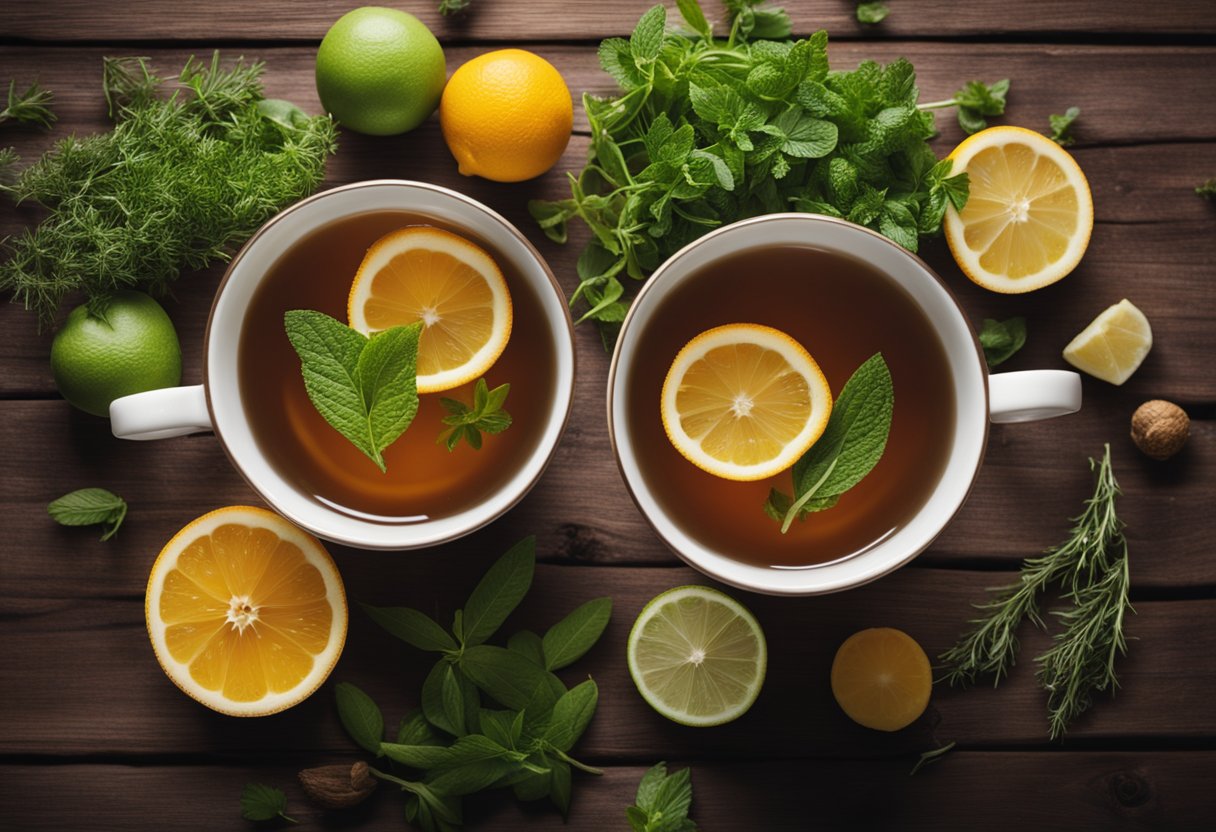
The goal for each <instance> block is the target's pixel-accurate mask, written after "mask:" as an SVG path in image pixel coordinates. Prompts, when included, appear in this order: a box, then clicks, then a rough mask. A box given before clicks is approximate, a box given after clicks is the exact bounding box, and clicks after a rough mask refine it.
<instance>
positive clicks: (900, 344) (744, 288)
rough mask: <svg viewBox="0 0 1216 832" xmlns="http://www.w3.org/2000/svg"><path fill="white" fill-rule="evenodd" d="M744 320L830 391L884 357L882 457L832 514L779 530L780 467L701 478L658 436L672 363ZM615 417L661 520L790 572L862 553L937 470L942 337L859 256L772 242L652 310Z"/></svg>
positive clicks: (949, 390)
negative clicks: (781, 338)
mask: <svg viewBox="0 0 1216 832" xmlns="http://www.w3.org/2000/svg"><path fill="white" fill-rule="evenodd" d="M731 323H754V324H764V325H767V326H771V327H775V328H777V329H779V330H782V331H783V332H786V333H788V334H789V335H790V336H792V337H793V338H794V339H795V340H796V341H798V342H799V343H800V344H802V345H803V346H804V347H806V349H807V351H808V352H810V353H811V355H812V356H813V357H814V358H815V361H816V363H818V364H819V366H820V368H821V369H822V370H823V372H824V375H825V376H826V377H827V380H828V384H829V385H831V388H832V395H833V397H835V396H838V395H839V394H840V389H841V388H842V387H843V386H844V383H845V382H846V381H847V380H848V378H849V376H851V375H852V374H853V371H854V370H856V369H857V368H858V367H859V366H860V365H861V364H862V362H863V361H865V360H866V359H867V358H869V357H870V356H871V355H873V354H874V353H876V352H881V353H882V354H883V358H884V359H885V360H886V362H887V365H888V366H889V367H890V369H891V378H892V381H893V383H894V388H895V405H894V411H893V415H892V420H891V433H890V437H889V439H888V441H887V448H886V452H885V453H884V454H883V457H882V459H881V460H880V461H879V462H878V465H877V466H875V468H874V470H873V471H871V472H870V474H869V476H867V477H866V478H865V479H863V480H862V481H861V482H860V483H859V484H858V485H857V486H855V487H854V488H853V489H852V490H850V491H849V492H847V493H846V494H844V495H843V496H842V497H841V498H840V502H839V503H837V505H836V506H835V507H834V508H831V509H828V510H826V511H821V512H817V513H815V514H811V515H809V516H808V517H807V518H806V520H804V521H802V522H798V521H795V522H794V523H793V525H792V526H791V527H790V530H789V533H788V534H785V535H783V534H781V530H780V526H779V525H778V524H777V523H776V522H774V521H773V520H772V519H770V518H769V517H768V516H766V515H765V513H764V508H763V507H764V502H765V500H766V498H767V497H768V493H769V489H770V488H777V489H780V490H782V491H784V492H785V493H787V494H789V493H791V491H792V489H793V483H792V480H793V477H792V475H791V474H790V472H789V471H785V472H783V473H781V474H779V475H777V476H775V477H772V478H770V479H767V480H761V481H758V482H732V481H730V480H724V479H721V478H719V477H715V476H713V475H712V474H709V473H706V472H705V471H702V470H701V469H700V468H697V467H696V466H695V465H693V464H692V463H691V462H689V461H688V460H686V459H685V458H684V457H683V456H681V455H680V453H679V451H677V450H676V449H675V448H674V447H673V446H672V444H671V442H670V441H669V440H668V439H667V435H666V433H665V432H664V430H663V422H662V418H661V416H660V393H661V391H662V388H663V380H664V378H665V377H666V375H667V371H668V369H669V368H670V367H671V362H672V361H673V360H674V359H675V357H676V354H677V353H678V352H679V351H680V348H681V347H683V346H684V345H685V344H686V343H687V342H688V341H689V340H691V339H692V338H693V337H694V336H696V335H698V334H700V333H702V332H704V331H705V330H707V329H710V328H712V327H716V326H720V325H722V324H731ZM637 355H638V356H639V357H638V359H637V362H636V365H635V367H634V372H633V377H632V378H631V380H630V384H629V387H628V389H627V391H626V395H627V396H628V399H627V402H626V413H627V417H626V418H627V419H628V422H629V430H630V432H631V434H632V436H633V439H634V443H635V448H636V451H637V456H638V465H639V467H640V469H641V473H642V476H643V477H644V478H645V480H646V482H647V484H648V485H649V487H650V489H651V491H652V492H653V493H654V495H655V496H656V498H657V499H658V501H659V503H660V505H661V506H662V508H663V510H664V511H665V513H666V514H667V515H668V516H669V517H670V518H671V519H672V520H673V521H674V522H675V523H676V524H677V525H679V526H680V527H681V528H682V529H683V530H684V532H685V533H686V534H688V535H689V536H690V537H692V538H694V539H696V540H698V541H700V542H701V543H702V544H703V545H704V546H706V547H707V548H709V549H712V550H715V551H718V552H722V553H723V554H726V555H728V556H730V557H732V558H734V559H736V560H739V561H744V562H746V563H751V564H757V565H761V566H774V567H778V568H797V567H803V566H811V565H814V564H820V563H826V562H829V561H833V560H838V559H840V558H844V557H847V556H849V555H851V554H855V553H858V552H861V551H863V550H865V549H867V548H869V547H870V546H872V545H874V544H875V543H877V542H878V541H879V540H881V539H883V538H886V537H888V536H889V535H891V534H892V533H894V532H895V531H896V530H898V529H899V528H900V527H902V526H903V525H904V524H906V523H907V522H908V521H909V520H910V519H911V518H912V517H913V516H914V515H915V514H916V513H917V511H919V510H920V508H921V506H922V505H924V503H925V501H926V500H927V499H928V497H929V495H930V494H931V493H932V492H933V490H934V488H935V487H936V485H937V482H938V480H939V479H940V478H941V474H942V471H943V470H944V469H945V465H946V461H947V458H948V455H949V450H950V444H951V441H952V437H953V434H954V407H955V402H954V390H953V387H952V384H951V377H950V370H949V365H948V363H947V360H946V353H945V350H944V348H943V347H942V344H941V341H940V340H939V339H938V337H937V335H936V333H935V332H934V331H933V328H932V325H931V324H930V323H929V320H928V318H926V317H925V315H924V313H923V312H921V310H920V308H919V307H918V306H917V305H916V304H915V302H914V301H913V300H912V298H911V297H909V296H908V295H907V294H906V293H905V292H904V291H903V290H902V289H901V288H900V287H899V286H898V285H897V284H895V283H894V282H893V281H891V280H890V279H889V278H887V277H886V276H884V275H883V274H881V273H880V272H878V271H877V270H875V269H873V268H871V267H870V266H868V265H867V264H865V263H863V262H861V261H860V260H855V259H852V258H849V257H843V256H840V255H837V254H834V253H829V252H825V251H822V250H819V249H814V248H808V247H797V246H781V247H775V248H769V249H762V250H756V251H748V252H744V253H741V254H737V255H734V256H732V257H729V258H724V259H723V260H721V261H719V262H717V263H715V264H713V265H711V266H709V267H707V268H706V269H704V270H703V271H701V272H700V273H698V274H696V275H695V276H693V277H691V278H689V279H688V280H687V282H686V283H685V284H684V285H683V286H681V287H680V289H679V290H677V291H675V292H673V293H672V294H671V295H669V296H667V297H666V298H665V299H664V301H663V303H662V306H660V307H659V308H658V309H656V310H655V314H654V317H653V318H652V319H651V320H650V322H649V324H648V325H647V328H646V331H645V332H643V333H642V335H641V336H640V338H639V340H638V344H637Z"/></svg>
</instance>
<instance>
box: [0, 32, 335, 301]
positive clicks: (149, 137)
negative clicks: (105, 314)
mask: <svg viewBox="0 0 1216 832" xmlns="http://www.w3.org/2000/svg"><path fill="white" fill-rule="evenodd" d="M261 73H262V64H260V63H255V64H246V63H245V62H244V60H243V59H242V60H238V61H237V62H236V63H235V65H233V66H231V67H229V68H227V69H225V68H222V67H221V66H220V59H219V53H218V52H217V53H215V54H214V55H213V57H212V60H211V62H210V64H207V63H205V62H202V61H199V60H197V59H195V58H191V59H190V60H189V61H188V62H187V63H186V66H185V68H183V69H182V71H181V74H180V75H179V77H178V81H179V82H180V83H179V84H177V85H174V86H175V88H174V89H173V91H172V92H171V93H169V92H168V90H167V87H169V86H170V85H169V84H168V82H167V81H166V79H164V78H161V77H159V76H157V75H156V74H155V73H154V72H153V71H152V69H151V68H150V67H149V66H148V63H147V60H146V59H144V58H107V59H105V62H104V66H103V70H102V78H103V91H104V94H105V97H106V101H107V102H108V103H109V105H110V115H111V116H112V117H113V118H114V119H115V125H114V129H113V130H110V131H108V132H105V133H100V134H97V135H94V136H87V137H84V138H78V137H76V136H70V137H68V138H66V139H63V140H61V141H60V142H59V143H58V144H57V145H56V146H55V147H54V149H52V150H51V151H49V152H48V153H46V154H45V155H44V156H43V157H42V158H41V159H40V160H39V161H37V162H35V163H34V164H33V165H32V166H30V167H29V168H27V169H25V170H24V171H22V172H21V174H20V175H19V176H18V177H17V178H16V180H15V181H14V182H13V183H12V184H11V185H5V186H3V189H4V190H7V191H9V192H10V193H11V194H12V195H13V197H14V198H15V199H16V200H17V201H18V202H35V203H38V204H40V205H43V206H45V207H46V208H47V209H48V211H49V213H48V215H47V217H46V219H44V220H43V221H42V223H41V224H40V225H39V226H38V227H37V228H36V229H32V230H31V229H27V230H25V231H24V232H23V233H22V234H20V235H19V236H17V237H16V238H15V239H13V240H9V241H7V244H6V245H5V248H6V249H7V254H8V259H7V260H6V261H5V262H3V263H2V264H0V290H5V291H9V292H11V293H12V294H13V298H14V300H16V301H19V302H21V303H23V304H24V305H25V306H26V307H27V308H32V309H34V310H36V311H37V312H38V313H39V315H40V316H41V317H42V319H43V320H44V321H49V320H50V319H51V318H52V317H53V316H54V313H55V310H56V309H57V308H58V306H59V304H60V303H61V302H62V301H63V299H64V297H65V296H66V295H67V294H69V293H70V292H73V291H78V290H79V291H83V292H84V293H85V294H86V295H88V296H89V297H90V298H97V297H104V295H106V294H107V293H108V292H111V291H113V290H115V289H119V288H123V287H135V286H139V287H141V288H144V289H147V290H148V291H151V292H153V293H157V292H163V291H165V290H166V289H167V288H168V285H169V284H170V283H171V282H172V281H173V280H175V279H176V278H177V277H178V275H179V274H180V273H181V271H182V269H183V268H186V269H198V268H202V267H204V266H206V265H207V264H208V263H210V262H211V261H213V260H216V259H226V258H227V257H228V255H229V252H230V250H231V248H232V247H233V246H235V245H237V244H239V243H240V242H242V241H243V240H244V239H245V238H247V237H248V236H249V235H250V234H252V233H253V232H254V231H255V230H256V229H257V227H258V226H259V225H261V224H262V223H263V222H265V221H266V220H267V219H268V218H269V217H270V216H271V215H272V214H274V213H275V212H276V211H278V210H279V209H280V208H282V207H283V206H284V205H287V204H289V203H291V202H294V201H295V200H297V199H299V198H300V197H302V196H305V195H307V194H308V193H310V192H311V191H312V190H313V189H314V188H315V187H316V186H317V184H318V183H320V181H321V178H322V176H323V175H324V171H325V160H326V157H327V156H328V155H329V154H330V153H332V152H333V151H334V149H335V147H336V145H335V129H334V125H333V122H332V120H331V119H330V118H329V117H328V116H318V117H311V118H310V117H308V116H305V115H304V114H303V113H302V112H301V111H300V110H298V109H297V108H296V107H294V106H293V105H291V104H290V103H288V102H285V101H276V100H267V99H264V98H263V95H262V85H261V81H260V80H259V79H260V76H261Z"/></svg>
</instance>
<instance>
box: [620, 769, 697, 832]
mask: <svg viewBox="0 0 1216 832" xmlns="http://www.w3.org/2000/svg"><path fill="white" fill-rule="evenodd" d="M691 806H692V769H690V768H686V769H682V770H681V771H677V772H676V773H675V774H668V773H667V764H666V763H657V764H655V765H654V766H652V767H651V768H650V769H649V770H648V771H647V772H646V773H645V774H644V775H642V781H641V782H640V783H639V784H638V794H637V797H636V798H634V805H633V806H630V807H629V808H627V809H626V810H625V815H626V817H628V818H629V826H630V827H631V828H632V829H633V832H696V829H697V824H696V823H695V822H694V821H692V820H690V819H689V817H688V810H689V808H690V807H691Z"/></svg>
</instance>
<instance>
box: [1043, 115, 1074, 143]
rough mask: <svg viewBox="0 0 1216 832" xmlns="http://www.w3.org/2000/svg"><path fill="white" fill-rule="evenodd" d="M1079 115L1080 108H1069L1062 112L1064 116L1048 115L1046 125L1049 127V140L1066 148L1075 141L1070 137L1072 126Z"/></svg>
mask: <svg viewBox="0 0 1216 832" xmlns="http://www.w3.org/2000/svg"><path fill="white" fill-rule="evenodd" d="M1080 115H1081V108H1080V107H1069V108H1068V109H1067V110H1065V111H1064V115H1062V116H1057V115H1050V116H1048V117H1047V123H1048V124H1050V125H1051V137H1050V138H1051V140H1052V141H1053V142H1055V143H1056V144H1058V145H1059V146H1060V147H1068V146H1069V145H1070V144H1072V143H1073V142H1075V141H1076V139H1074V138H1073V137H1072V134H1071V131H1072V124H1073V122H1074V121H1076V120H1077V117H1078V116H1080Z"/></svg>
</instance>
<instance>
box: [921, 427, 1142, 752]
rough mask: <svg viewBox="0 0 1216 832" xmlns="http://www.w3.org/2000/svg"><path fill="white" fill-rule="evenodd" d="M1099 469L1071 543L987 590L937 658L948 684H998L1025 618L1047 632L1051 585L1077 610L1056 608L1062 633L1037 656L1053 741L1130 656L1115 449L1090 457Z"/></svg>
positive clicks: (1111, 683) (1111, 684)
mask: <svg viewBox="0 0 1216 832" xmlns="http://www.w3.org/2000/svg"><path fill="white" fill-rule="evenodd" d="M1089 465H1090V470H1092V471H1094V472H1095V484H1094V494H1093V496H1092V497H1090V498H1089V499H1088V500H1086V501H1085V510H1084V511H1083V512H1082V513H1081V514H1080V516H1078V517H1075V518H1073V521H1074V524H1075V525H1073V527H1072V529H1071V532H1070V536H1069V538H1068V540H1067V541H1065V542H1064V543H1062V544H1060V545H1059V546H1056V547H1053V548H1051V549H1049V550H1047V552H1046V553H1045V554H1044V555H1042V556H1041V557H1036V558H1028V559H1026V560H1025V561H1024V562H1023V563H1022V571H1021V576H1020V580H1019V581H1018V583H1016V584H1013V585H1011V586H1006V587H1000V588H997V589H992V590H989V591H990V592H995V593H997V594H996V596H995V597H994V598H992V599H991V600H989V601H987V602H985V603H983V604H976V605H975V607H976V609H978V610H979V611H980V613H981V615H980V616H979V617H978V618H974V619H972V620H971V621H970V622H969V623H970V624H972V625H973V627H972V629H971V630H970V631H969V632H967V633H966V634H965V635H964V636H963V637H962V638H961V639H960V640H959V641H958V643H957V644H955V645H954V646H953V647H951V648H950V649H949V650H947V651H946V652H945V653H942V654H941V656H940V657H939V658H940V659H941V660H942V661H943V662H944V663H945V666H946V674H945V676H944V677H942V678H943V680H944V681H945V682H947V683H948V684H950V685H968V684H972V683H974V682H975V680H976V678H977V677H979V676H989V675H991V676H992V677H993V684H994V685H996V684H999V683H1000V681H1001V677H1002V676H1006V675H1008V673H1009V669H1010V668H1011V667H1013V665H1014V664H1015V662H1016V659H1017V652H1018V638H1017V630H1018V627H1019V626H1020V625H1021V623H1022V621H1023V620H1025V619H1030V620H1031V621H1032V622H1034V624H1035V626H1037V627H1040V628H1045V623H1044V621H1043V618H1042V616H1041V615H1040V614H1039V602H1040V599H1041V596H1042V593H1043V591H1044V590H1046V589H1047V588H1048V587H1049V586H1051V585H1053V584H1059V585H1060V586H1061V587H1062V589H1063V595H1062V598H1063V600H1065V601H1071V602H1072V607H1071V608H1070V609H1065V610H1053V611H1052V613H1051V614H1052V615H1053V616H1055V617H1056V618H1057V619H1058V620H1059V621H1060V622H1061V623H1062V624H1063V625H1064V629H1063V630H1062V631H1061V632H1059V633H1057V634H1056V635H1055V636H1054V637H1053V645H1052V647H1051V648H1050V649H1049V650H1048V651H1047V652H1046V653H1044V654H1043V655H1041V656H1039V657H1038V658H1037V659H1036V662H1037V663H1038V665H1039V671H1038V678H1039V681H1040V683H1041V684H1042V685H1043V686H1044V688H1046V689H1047V691H1048V720H1049V725H1050V729H1051V736H1052V738H1053V739H1054V738H1056V737H1059V736H1060V735H1061V734H1063V733H1064V731H1065V729H1066V728H1067V726H1068V724H1069V722H1071V721H1072V719H1073V718H1075V717H1076V716H1077V715H1078V714H1080V713H1082V712H1083V711H1085V710H1086V709H1087V708H1088V707H1089V706H1090V705H1091V704H1092V703H1093V694H1094V693H1096V692H1098V691H1104V690H1111V691H1113V690H1114V689H1115V688H1116V687H1118V679H1117V677H1116V674H1115V660H1116V659H1117V657H1118V656H1119V655H1123V654H1126V652H1127V640H1126V637H1125V636H1124V634H1123V620H1124V616H1125V614H1126V612H1127V611H1129V610H1131V604H1130V603H1129V602H1128V586H1129V579H1128V557H1127V540H1126V538H1125V537H1124V536H1123V523H1122V522H1121V521H1120V520H1119V518H1118V515H1117V514H1116V513H1115V501H1116V499H1117V498H1118V497H1119V495H1120V494H1121V493H1122V492H1121V491H1120V490H1119V484H1118V482H1116V480H1115V476H1114V473H1113V471H1112V470H1111V463H1110V445H1109V444H1108V445H1106V446H1105V453H1104V455H1103V457H1102V460H1101V461H1100V462H1099V461H1096V460H1094V459H1092V458H1091V459H1090V460H1089Z"/></svg>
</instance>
